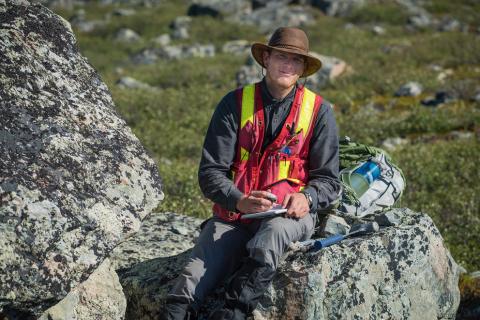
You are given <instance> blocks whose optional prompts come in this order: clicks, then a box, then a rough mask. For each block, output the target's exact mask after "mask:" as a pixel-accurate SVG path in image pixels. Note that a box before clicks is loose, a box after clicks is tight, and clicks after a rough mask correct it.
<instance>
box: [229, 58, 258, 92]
mask: <svg viewBox="0 0 480 320" xmlns="http://www.w3.org/2000/svg"><path fill="white" fill-rule="evenodd" d="M249 61H251V62H250V63H249V62H247V64H246V65H244V66H241V67H240V69H239V70H238V72H237V74H236V76H235V77H236V79H237V86H239V87H240V86H244V85H246V84H249V83H256V82H259V81H260V80H262V78H263V76H262V67H260V65H256V64H255V63H254V62H253V58H252V57H249Z"/></svg>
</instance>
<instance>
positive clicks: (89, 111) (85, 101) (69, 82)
mask: <svg viewBox="0 0 480 320" xmlns="http://www.w3.org/2000/svg"><path fill="white" fill-rule="evenodd" d="M0 23H1V24H0V70H2V71H1V72H0V124H1V126H0V140H1V143H0V153H1V155H2V156H1V157H0V168H1V171H0V197H1V198H0V199H1V207H0V270H2V272H1V273H0V318H1V316H2V313H3V314H8V315H10V316H11V317H14V316H15V314H23V315H24V316H23V318H27V316H39V315H40V314H41V313H42V311H44V310H45V309H47V308H48V307H50V306H52V305H54V304H55V303H56V302H58V301H59V300H61V299H63V298H64V297H65V296H66V295H67V293H68V292H70V291H71V290H72V289H73V288H74V287H76V286H77V285H78V284H79V283H80V282H82V281H84V280H86V279H87V278H88V277H89V275H90V274H91V273H92V272H94V271H95V269H96V268H97V267H98V266H99V265H100V264H101V262H102V261H103V260H104V259H105V257H106V256H107V255H108V253H109V252H110V251H111V250H112V249H113V248H114V247H115V246H116V245H117V244H118V243H119V242H120V241H121V240H123V239H124V238H126V237H128V236H129V235H131V234H132V233H134V232H136V231H137V230H138V229H139V227H140V223H141V220H142V219H143V218H144V217H145V216H147V215H148V214H149V213H150V212H151V211H152V209H153V208H155V207H157V205H158V204H159V201H160V200H161V199H162V198H163V193H162V191H161V181H160V177H159V175H158V171H157V168H156V165H155V163H154V161H153V160H152V159H151V158H150V157H149V156H148V155H147V153H146V151H145V149H144V148H143V147H142V145H141V144H140V142H139V140H138V139H137V138H136V137H135V136H134V135H133V133H132V132H131V130H130V129H129V128H128V126H127V125H126V123H125V121H124V120H122V119H121V118H120V117H119V115H118V113H117V111H116V110H115V107H114V104H113V101H112V97H111V95H110V93H109V91H108V89H107V87H106V85H105V84H104V83H103V82H102V80H101V79H100V77H99V75H98V74H97V72H96V71H95V70H94V69H93V68H92V66H91V65H90V64H89V63H88V61H87V59H86V58H84V57H82V56H81V55H80V54H79V52H78V49H77V47H76V40H75V37H74V34H73V33H72V30H71V29H70V26H69V24H68V22H66V21H65V20H64V19H62V18H61V17H59V16H57V15H55V14H54V13H52V12H51V11H50V10H48V9H47V8H45V7H43V6H41V5H39V4H31V3H29V2H27V1H22V0H7V1H5V0H0Z"/></svg>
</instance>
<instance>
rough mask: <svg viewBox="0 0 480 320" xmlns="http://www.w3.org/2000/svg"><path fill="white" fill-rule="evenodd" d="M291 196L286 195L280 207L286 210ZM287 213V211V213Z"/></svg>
mask: <svg viewBox="0 0 480 320" xmlns="http://www.w3.org/2000/svg"><path fill="white" fill-rule="evenodd" d="M291 196H292V195H291V194H287V195H286V196H285V198H283V202H282V207H284V208H288V206H289V204H288V203H289V202H290V197H291ZM287 212H288V211H287Z"/></svg>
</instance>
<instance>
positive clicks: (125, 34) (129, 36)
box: [114, 28, 140, 43]
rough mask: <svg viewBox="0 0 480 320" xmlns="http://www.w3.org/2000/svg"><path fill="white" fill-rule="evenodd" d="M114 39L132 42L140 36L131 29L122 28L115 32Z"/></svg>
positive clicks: (136, 40)
mask: <svg viewBox="0 0 480 320" xmlns="http://www.w3.org/2000/svg"><path fill="white" fill-rule="evenodd" d="M114 39H115V41H118V42H124V43H134V42H138V41H139V40H140V36H139V35H138V33H136V32H135V31H133V30H132V29H127V28H123V29H120V30H118V31H117V32H116V33H115V35H114Z"/></svg>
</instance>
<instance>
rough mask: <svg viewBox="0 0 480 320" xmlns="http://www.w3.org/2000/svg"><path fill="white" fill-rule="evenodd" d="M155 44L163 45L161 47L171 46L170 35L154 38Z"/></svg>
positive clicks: (165, 34)
mask: <svg viewBox="0 0 480 320" xmlns="http://www.w3.org/2000/svg"><path fill="white" fill-rule="evenodd" d="M153 42H154V43H156V44H158V45H161V46H166V45H168V44H170V42H171V38H170V35H169V34H167V33H164V34H162V35H159V36H158V37H156V38H154V39H153Z"/></svg>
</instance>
